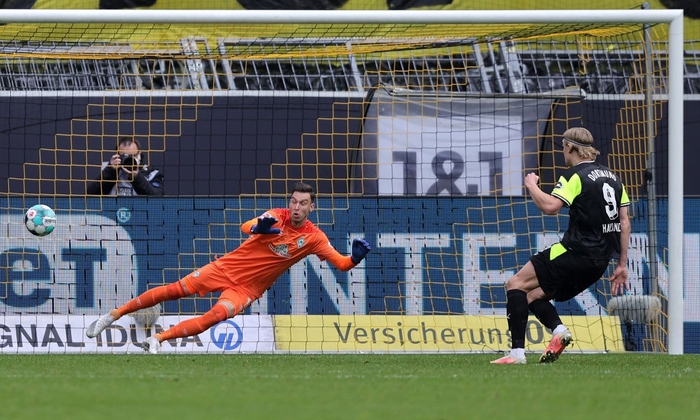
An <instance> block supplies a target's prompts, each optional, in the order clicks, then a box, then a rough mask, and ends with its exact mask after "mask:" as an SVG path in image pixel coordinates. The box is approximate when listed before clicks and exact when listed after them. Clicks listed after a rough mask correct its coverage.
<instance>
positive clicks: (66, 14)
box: [0, 10, 684, 355]
mask: <svg viewBox="0 0 700 420" xmlns="http://www.w3.org/2000/svg"><path fill="white" fill-rule="evenodd" d="M0 20H1V21H2V22H4V23H152V24H157V23H162V24H168V23H212V24H226V23H239V24H244V23H245V24H254V23H258V24H262V23H269V24H284V23H297V24H370V23H373V24H453V25H459V24H499V23H500V24H527V23H533V24H562V23H581V24H586V23H594V24H603V23H612V24H614V23H621V24H659V23H662V24H668V25H669V26H668V82H667V88H668V90H667V99H668V116H667V118H668V138H669V145H668V150H669V154H668V159H669V162H668V209H669V214H668V220H669V221H670V223H669V226H668V247H669V249H668V266H669V288H668V294H669V295H668V353H669V354H674V355H675V354H682V353H683V280H684V278H683V276H684V274H683V253H684V249H683V243H684V239H683V235H684V223H683V217H684V214H683V143H684V140H683V127H684V118H683V112H684V111H683V67H684V66H683V63H684V59H683V43H684V32H683V11H682V10H548V11H546V10H536V11H535V10H528V11H524V10H517V11H515V10H511V11H504V10H482V11H473V10H449V11H446V10H445V11H442V10H440V11H437V10H436V11H426V10H420V11H364V10H363V11H349V10H345V11H289V10H276V11H242V10H109V11H107V10H3V11H2V18H0Z"/></svg>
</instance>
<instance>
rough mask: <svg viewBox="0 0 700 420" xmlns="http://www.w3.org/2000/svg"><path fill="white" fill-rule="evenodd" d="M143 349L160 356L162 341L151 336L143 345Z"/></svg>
mask: <svg viewBox="0 0 700 420" xmlns="http://www.w3.org/2000/svg"><path fill="white" fill-rule="evenodd" d="M141 348H142V349H143V350H144V351H147V352H149V353H151V354H158V352H160V341H158V339H157V338H155V337H153V336H151V337H148V338H147V339H146V341H144V342H143V343H141Z"/></svg>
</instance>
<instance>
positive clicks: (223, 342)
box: [210, 321, 243, 350]
mask: <svg viewBox="0 0 700 420" xmlns="http://www.w3.org/2000/svg"><path fill="white" fill-rule="evenodd" d="M210 331H211V332H210V336H211V342H212V343H214V345H215V346H216V347H218V348H220V349H222V350H234V349H236V348H238V347H239V346H240V345H241V343H242V342H243V330H242V329H241V327H239V326H238V324H236V323H235V322H233V321H223V322H219V323H218V324H216V325H214V326H213V327H212V329H211V330H210Z"/></svg>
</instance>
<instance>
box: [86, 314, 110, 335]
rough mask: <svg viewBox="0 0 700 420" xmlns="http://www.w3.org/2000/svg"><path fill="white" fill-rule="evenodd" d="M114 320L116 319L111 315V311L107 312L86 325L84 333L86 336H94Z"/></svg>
mask: <svg viewBox="0 0 700 420" xmlns="http://www.w3.org/2000/svg"><path fill="white" fill-rule="evenodd" d="M114 321H116V319H115V318H114V317H113V316H112V313H111V312H108V313H106V314H104V315H102V316H101V317H99V318H97V320H96V321H93V322H92V324H90V325H88V327H87V329H86V330H85V335H87V336H88V338H95V337H97V336H98V335H100V333H101V332H102V331H104V329H105V328H107V327H109V326H110V325H112V323H113V322H114Z"/></svg>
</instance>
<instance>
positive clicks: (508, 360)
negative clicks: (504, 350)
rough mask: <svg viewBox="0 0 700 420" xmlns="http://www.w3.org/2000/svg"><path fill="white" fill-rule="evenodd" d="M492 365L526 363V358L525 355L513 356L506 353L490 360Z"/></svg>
mask: <svg viewBox="0 0 700 420" xmlns="http://www.w3.org/2000/svg"><path fill="white" fill-rule="evenodd" d="M491 363H492V364H494V365H524V364H525V363H527V359H526V358H525V356H523V357H515V356H513V355H512V354H510V353H509V354H507V355H505V356H503V357H501V358H500V359H496V360H494V361H492V362H491Z"/></svg>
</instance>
